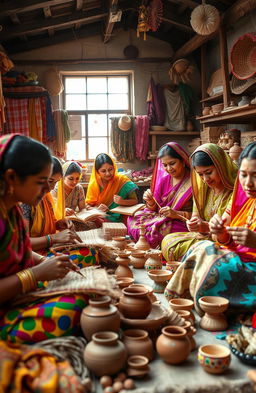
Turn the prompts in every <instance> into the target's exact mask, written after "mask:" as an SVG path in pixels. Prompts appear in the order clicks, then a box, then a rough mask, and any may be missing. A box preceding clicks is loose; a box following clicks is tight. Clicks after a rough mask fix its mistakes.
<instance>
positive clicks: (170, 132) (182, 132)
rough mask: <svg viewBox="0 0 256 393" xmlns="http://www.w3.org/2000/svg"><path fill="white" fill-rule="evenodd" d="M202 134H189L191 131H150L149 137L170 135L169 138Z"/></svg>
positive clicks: (193, 132)
mask: <svg viewBox="0 0 256 393" xmlns="http://www.w3.org/2000/svg"><path fill="white" fill-rule="evenodd" d="M199 134H200V131H191V132H189V131H171V130H169V131H149V135H167V136H168V135H169V136H172V135H182V136H183V135H189V136H190V135H199Z"/></svg>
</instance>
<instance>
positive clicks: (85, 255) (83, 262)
mask: <svg viewBox="0 0 256 393" xmlns="http://www.w3.org/2000/svg"><path fill="white" fill-rule="evenodd" d="M61 253H63V254H66V255H69V256H70V260H71V261H72V262H74V263H75V264H76V265H77V266H78V267H80V269H81V268H83V267H87V266H93V265H98V264H99V255H98V253H97V251H95V250H94V249H93V248H89V247H83V248H78V249H74V250H65V251H61ZM52 255H53V254H52V253H49V254H48V255H47V256H52Z"/></svg>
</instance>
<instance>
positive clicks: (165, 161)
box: [127, 142, 192, 248]
mask: <svg viewBox="0 0 256 393" xmlns="http://www.w3.org/2000/svg"><path fill="white" fill-rule="evenodd" d="M143 199H144V200H145V202H146V208H145V209H144V210H142V211H141V210H140V211H138V212H137V213H136V214H135V215H134V217H129V219H128V222H127V226H128V233H129V235H130V236H131V237H132V238H133V239H134V240H136V241H137V240H138V238H139V228H138V226H139V225H140V224H144V225H145V228H146V239H147V241H148V242H149V244H150V246H151V247H153V248H155V247H157V246H158V245H160V243H161V241H162V239H163V238H164V236H165V235H167V234H169V233H171V232H179V231H180V230H182V231H188V229H187V227H186V224H185V219H186V218H190V216H191V211H192V188H191V183H190V165H189V157H188V155H187V153H186V152H185V150H183V148H182V147H181V146H180V145H179V144H178V143H176V142H169V143H167V144H166V145H164V146H163V147H162V148H161V149H160V151H159V153H158V158H157V162H156V165H155V168H154V174H153V179H152V184H151V189H149V190H147V191H145V192H144V195H143ZM182 217H184V219H182Z"/></svg>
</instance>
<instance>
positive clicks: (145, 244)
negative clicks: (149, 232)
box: [135, 224, 150, 250]
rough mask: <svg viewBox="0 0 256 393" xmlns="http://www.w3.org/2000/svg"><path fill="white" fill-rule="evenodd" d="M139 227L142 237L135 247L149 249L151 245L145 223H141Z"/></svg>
mask: <svg viewBox="0 0 256 393" xmlns="http://www.w3.org/2000/svg"><path fill="white" fill-rule="evenodd" d="M139 228H140V237H139V240H138V241H137V243H136V245H135V247H136V248H137V249H138V250H149V249H150V245H149V243H148V242H147V240H146V238H145V233H146V228H145V225H143V224H141V225H139Z"/></svg>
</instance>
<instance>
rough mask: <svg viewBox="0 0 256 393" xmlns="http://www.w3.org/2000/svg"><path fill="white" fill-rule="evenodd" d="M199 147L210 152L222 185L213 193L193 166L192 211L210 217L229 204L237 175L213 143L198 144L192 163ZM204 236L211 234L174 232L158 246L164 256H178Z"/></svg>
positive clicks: (220, 211) (205, 218) (234, 168)
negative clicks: (221, 188)
mask: <svg viewBox="0 0 256 393" xmlns="http://www.w3.org/2000/svg"><path fill="white" fill-rule="evenodd" d="M198 151H203V152H205V153H207V154H208V155H209V157H210V158H211V159H212V161H213V163H214V166H215V168H216V169H217V172H218V174H219V176H220V178H221V181H222V183H223V185H224V187H225V188H224V190H223V191H222V193H221V194H219V195H217V196H214V192H213V190H212V189H210V188H209V187H208V186H207V184H205V183H204V182H203V180H202V179H201V177H200V176H199V175H198V174H197V172H196V171H195V169H192V171H191V182H192V189H193V199H194V204H193V213H194V214H196V215H197V216H199V217H200V218H201V219H202V220H203V221H209V220H210V219H211V217H212V216H213V215H214V214H216V213H218V214H219V215H220V216H222V214H223V213H224V211H225V210H226V209H227V207H228V205H229V204H230V201H231V198H232V191H233V188H234V184H235V179H236V175H237V166H236V164H235V163H234V162H233V161H232V160H231V158H230V157H229V155H228V154H226V153H225V152H224V150H223V149H222V148H221V147H219V146H217V145H215V144H214V143H206V144H204V145H201V146H199V147H198V148H197V149H196V150H195V151H194V153H193V154H192V156H191V163H192V157H193V155H194V154H195V153H196V152H198ZM203 238H204V239H209V238H210V237H209V236H208V235H205V236H204V235H202V234H199V233H197V232H186V233H173V234H170V235H167V236H166V237H165V238H164V239H163V241H162V246H161V248H162V253H163V255H164V258H165V259H166V260H167V261H168V260H176V261H179V260H181V258H182V257H183V255H185V253H186V252H187V251H188V250H189V248H190V247H191V246H192V244H194V243H195V242H197V241H199V240H202V239H203Z"/></svg>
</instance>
